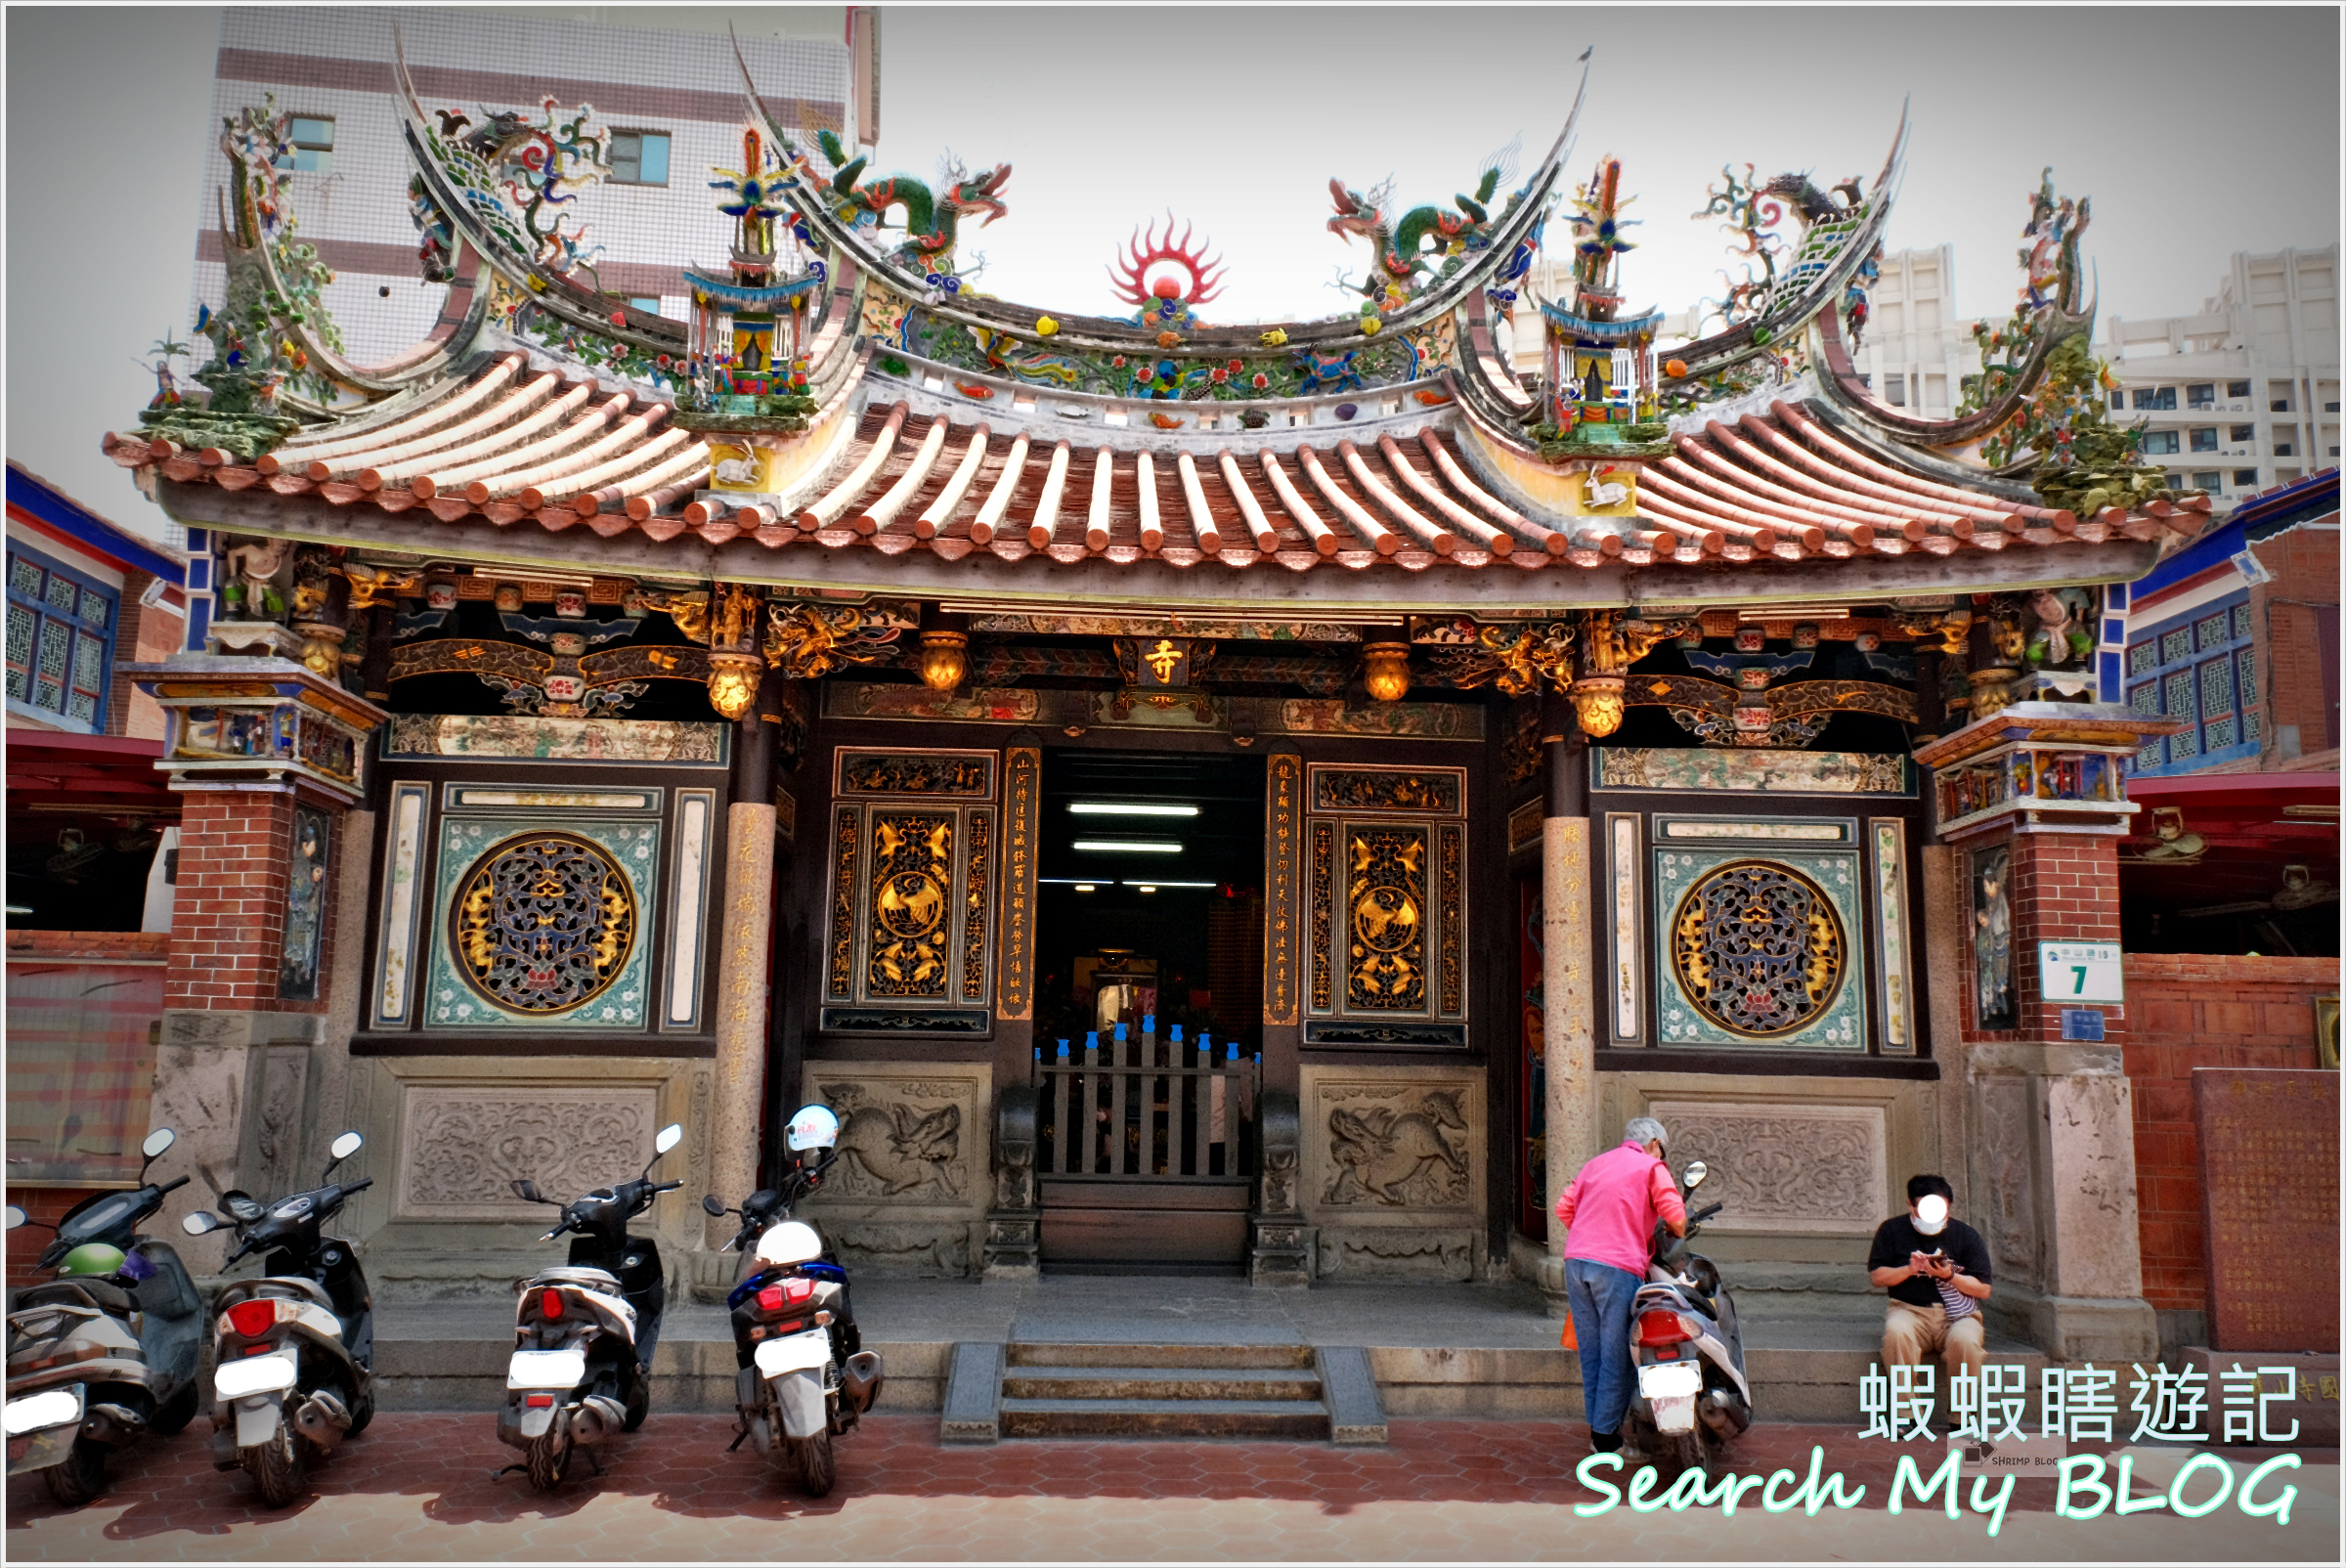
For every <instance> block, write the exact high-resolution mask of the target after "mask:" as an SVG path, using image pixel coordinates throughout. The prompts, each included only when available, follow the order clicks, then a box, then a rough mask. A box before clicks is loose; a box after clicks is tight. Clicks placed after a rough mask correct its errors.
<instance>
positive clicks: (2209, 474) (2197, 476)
mask: <svg viewBox="0 0 2346 1568" xmlns="http://www.w3.org/2000/svg"><path fill="white" fill-rule="evenodd" d="M2192 488H2193V489H2194V490H2204V491H2207V492H2208V493H2209V494H2211V495H2212V494H2214V493H2215V492H2217V491H2220V490H2222V489H2223V488H2224V476H2223V475H2222V474H2220V473H2218V472H2217V471H2216V470H2215V469H2213V468H2202V469H2195V470H2194V471H2193V474H2192Z"/></svg>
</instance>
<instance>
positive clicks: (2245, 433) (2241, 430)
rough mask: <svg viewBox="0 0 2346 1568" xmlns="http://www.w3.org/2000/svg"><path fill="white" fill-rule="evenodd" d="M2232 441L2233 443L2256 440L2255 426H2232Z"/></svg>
mask: <svg viewBox="0 0 2346 1568" xmlns="http://www.w3.org/2000/svg"><path fill="white" fill-rule="evenodd" d="M2232 439H2233V440H2235V441H2254V440H2255V439H2256V426H2255V425H2252V424H2236V425H2234V426H2233V427H2232Z"/></svg>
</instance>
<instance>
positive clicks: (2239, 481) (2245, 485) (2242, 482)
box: [2232, 468, 2256, 490]
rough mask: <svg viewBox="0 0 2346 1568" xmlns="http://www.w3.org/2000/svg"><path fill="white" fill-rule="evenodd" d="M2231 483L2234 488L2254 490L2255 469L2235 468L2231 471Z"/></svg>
mask: <svg viewBox="0 0 2346 1568" xmlns="http://www.w3.org/2000/svg"><path fill="white" fill-rule="evenodd" d="M2232 484H2233V488H2234V489H2236V490H2254V489H2255V488H2256V470H2255V469H2253V468H2235V469H2234V470H2233V471H2232Z"/></svg>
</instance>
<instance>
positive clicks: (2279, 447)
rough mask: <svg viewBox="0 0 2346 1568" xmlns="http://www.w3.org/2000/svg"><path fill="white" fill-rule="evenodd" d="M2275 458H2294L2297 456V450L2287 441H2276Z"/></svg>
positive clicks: (2274, 444) (2274, 446)
mask: <svg viewBox="0 0 2346 1568" xmlns="http://www.w3.org/2000/svg"><path fill="white" fill-rule="evenodd" d="M2273 456H2274V457H2296V456H2297V449H2296V448H2295V447H2294V446H2292V445H2290V444H2289V443H2288V442H2286V441H2276V442H2274V443H2273Z"/></svg>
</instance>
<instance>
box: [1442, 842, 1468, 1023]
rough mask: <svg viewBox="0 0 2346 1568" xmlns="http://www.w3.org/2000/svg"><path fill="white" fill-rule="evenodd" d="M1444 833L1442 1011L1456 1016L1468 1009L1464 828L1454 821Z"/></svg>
mask: <svg viewBox="0 0 2346 1568" xmlns="http://www.w3.org/2000/svg"><path fill="white" fill-rule="evenodd" d="M1439 833H1440V837H1441V855H1442V863H1441V875H1442V881H1441V890H1442V892H1441V897H1442V1013H1443V1016H1444V1017H1446V1018H1455V1017H1457V1015H1459V1014H1460V1013H1463V1012H1464V1011H1466V969H1465V963H1464V959H1463V957H1462V955H1461V953H1460V951H1459V946H1460V942H1461V940H1462V939H1463V937H1464V936H1465V934H1466V910H1465V893H1464V892H1463V883H1462V879H1461V878H1460V876H1459V873H1458V861H1459V859H1460V857H1461V855H1462V854H1463V853H1464V849H1465V842H1464V841H1465V832H1464V830H1463V829H1462V828H1459V827H1457V826H1456V825H1455V824H1450V825H1445V826H1444V827H1442V828H1441V829H1440V830H1439Z"/></svg>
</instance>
